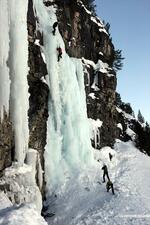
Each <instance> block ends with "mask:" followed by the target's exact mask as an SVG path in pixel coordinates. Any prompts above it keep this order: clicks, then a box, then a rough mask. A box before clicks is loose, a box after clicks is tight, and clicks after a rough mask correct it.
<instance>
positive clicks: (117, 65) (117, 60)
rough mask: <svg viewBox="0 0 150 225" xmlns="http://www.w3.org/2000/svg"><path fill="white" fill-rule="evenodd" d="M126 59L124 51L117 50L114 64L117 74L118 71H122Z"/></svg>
mask: <svg viewBox="0 0 150 225" xmlns="http://www.w3.org/2000/svg"><path fill="white" fill-rule="evenodd" d="M123 60H124V57H122V50H119V49H117V50H115V53H114V62H113V69H114V70H115V71H116V72H117V71H118V70H121V69H122V67H123V62H122V61H123Z"/></svg>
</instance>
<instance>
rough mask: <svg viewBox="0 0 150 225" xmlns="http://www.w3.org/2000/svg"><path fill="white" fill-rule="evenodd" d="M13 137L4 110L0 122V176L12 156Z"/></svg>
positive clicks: (9, 163)
mask: <svg viewBox="0 0 150 225" xmlns="http://www.w3.org/2000/svg"><path fill="white" fill-rule="evenodd" d="M13 153H14V138H13V131H12V124H11V122H10V120H9V116H8V115H7V114H6V113H5V112H4V118H3V121H1V122H0V176H1V175H2V174H1V172H2V170H4V169H5V168H6V167H8V166H10V165H11V162H12V160H13V156H14V154H13Z"/></svg>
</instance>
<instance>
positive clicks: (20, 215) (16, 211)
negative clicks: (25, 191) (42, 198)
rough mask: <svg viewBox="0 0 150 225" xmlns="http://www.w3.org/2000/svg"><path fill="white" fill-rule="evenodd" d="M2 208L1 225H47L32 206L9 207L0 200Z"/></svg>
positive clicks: (0, 212)
mask: <svg viewBox="0 0 150 225" xmlns="http://www.w3.org/2000/svg"><path fill="white" fill-rule="evenodd" d="M0 203H1V205H2V206H4V208H3V209H2V210H0V224H1V225H5V224H7V225H47V222H46V221H45V220H44V218H43V217H42V216H41V215H40V214H39V213H38V212H37V211H36V208H35V206H34V205H32V204H30V205H27V204H26V205H20V206H9V205H8V204H7V205H4V204H5V203H4V202H2V201H1V200H0Z"/></svg>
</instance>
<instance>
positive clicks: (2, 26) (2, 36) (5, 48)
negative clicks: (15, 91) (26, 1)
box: [0, 1, 10, 120]
mask: <svg viewBox="0 0 150 225" xmlns="http://www.w3.org/2000/svg"><path fill="white" fill-rule="evenodd" d="M0 22H1V23H0V119H1V120H2V119H3V112H4V110H5V111H6V112H7V113H8V110H9V94H10V79H9V69H8V66H7V60H8V55H9V17H8V7H7V1H0Z"/></svg>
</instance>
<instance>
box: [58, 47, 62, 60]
mask: <svg viewBox="0 0 150 225" xmlns="http://www.w3.org/2000/svg"><path fill="white" fill-rule="evenodd" d="M57 52H58V62H59V60H60V58H62V49H61V47H58V48H57Z"/></svg>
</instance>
